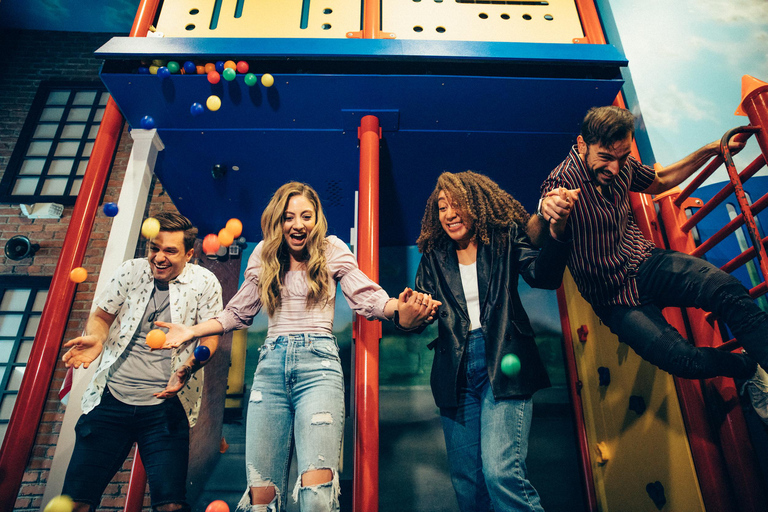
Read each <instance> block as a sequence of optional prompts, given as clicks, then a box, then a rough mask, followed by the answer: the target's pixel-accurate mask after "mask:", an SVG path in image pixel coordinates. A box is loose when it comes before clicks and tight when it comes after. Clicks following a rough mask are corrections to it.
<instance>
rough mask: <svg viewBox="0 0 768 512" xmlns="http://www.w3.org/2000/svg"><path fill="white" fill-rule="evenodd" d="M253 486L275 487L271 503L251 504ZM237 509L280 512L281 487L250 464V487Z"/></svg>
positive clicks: (254, 511) (256, 511) (255, 511)
mask: <svg viewBox="0 0 768 512" xmlns="http://www.w3.org/2000/svg"><path fill="white" fill-rule="evenodd" d="M251 487H273V488H274V489H275V497H274V498H272V501H271V502H269V503H254V504H251ZM237 509H238V510H246V511H253V512H278V511H279V510H280V489H279V488H278V487H277V486H276V485H275V484H274V483H273V482H272V481H271V480H269V479H265V478H264V477H262V476H261V473H259V471H258V470H257V469H256V468H254V467H253V465H251V464H248V489H246V491H245V494H244V495H243V497H242V498H241V499H240V502H239V503H238V504H237Z"/></svg>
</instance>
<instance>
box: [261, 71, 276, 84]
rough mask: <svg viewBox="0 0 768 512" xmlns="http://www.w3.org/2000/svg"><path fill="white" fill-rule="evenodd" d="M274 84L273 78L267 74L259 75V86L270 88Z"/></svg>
mask: <svg viewBox="0 0 768 512" xmlns="http://www.w3.org/2000/svg"><path fill="white" fill-rule="evenodd" d="M274 84H275V77H273V76H272V75H270V74H269V73H264V74H263V75H261V85H263V86H264V87H272V86H273V85H274Z"/></svg>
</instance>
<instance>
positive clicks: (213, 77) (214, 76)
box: [208, 71, 221, 85]
mask: <svg viewBox="0 0 768 512" xmlns="http://www.w3.org/2000/svg"><path fill="white" fill-rule="evenodd" d="M208 81H209V82H211V83H212V84H214V85H215V84H217V83H219V82H220V81H221V75H220V74H218V73H217V72H216V71H210V72H208Z"/></svg>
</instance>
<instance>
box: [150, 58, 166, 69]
mask: <svg viewBox="0 0 768 512" xmlns="http://www.w3.org/2000/svg"><path fill="white" fill-rule="evenodd" d="M152 65H153V66H157V67H160V66H165V61H164V60H163V59H154V60H153V61H152Z"/></svg>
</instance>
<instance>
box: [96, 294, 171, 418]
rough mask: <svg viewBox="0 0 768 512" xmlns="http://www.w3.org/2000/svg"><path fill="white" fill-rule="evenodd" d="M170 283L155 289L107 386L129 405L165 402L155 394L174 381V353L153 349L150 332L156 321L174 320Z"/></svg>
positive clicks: (113, 369)
mask: <svg viewBox="0 0 768 512" xmlns="http://www.w3.org/2000/svg"><path fill="white" fill-rule="evenodd" d="M169 306H170V295H169V292H168V284H167V283H158V282H157V281H155V289H154V290H153V292H152V296H151V297H150V298H149V302H148V303H147V309H146V310H145V311H144V316H143V317H142V319H141V323H140V324H139V327H138V329H136V333H135V334H134V335H133V339H131V342H130V344H129V345H128V347H126V349H125V351H124V352H123V353H122V355H121V356H120V358H119V359H118V360H117V361H115V364H113V365H112V368H110V372H109V377H108V379H107V386H109V391H110V392H111V393H112V395H114V397H115V398H117V399H118V400H120V401H121V402H123V403H125V404H128V405H157V404H161V403H163V402H164V400H163V399H162V398H157V397H155V396H154V393H159V392H161V391H163V390H164V389H165V388H166V386H167V385H168V380H169V379H170V378H171V351H170V350H150V348H149V346H148V345H147V343H146V337H147V333H149V331H151V330H152V329H156V328H157V327H156V326H155V325H154V322H156V321H158V320H160V321H162V322H170V321H171V308H170V307H169Z"/></svg>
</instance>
